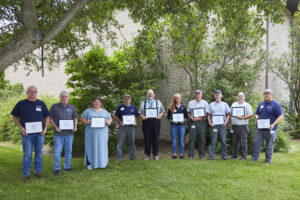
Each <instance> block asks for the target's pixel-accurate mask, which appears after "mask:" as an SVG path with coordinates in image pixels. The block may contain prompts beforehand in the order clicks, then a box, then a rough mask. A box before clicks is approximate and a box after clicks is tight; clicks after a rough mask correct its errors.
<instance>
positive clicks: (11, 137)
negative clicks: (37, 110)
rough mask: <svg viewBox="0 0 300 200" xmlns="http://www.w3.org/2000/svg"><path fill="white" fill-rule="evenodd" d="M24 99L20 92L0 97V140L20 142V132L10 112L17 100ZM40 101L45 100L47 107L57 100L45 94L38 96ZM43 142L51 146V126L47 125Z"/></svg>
mask: <svg viewBox="0 0 300 200" xmlns="http://www.w3.org/2000/svg"><path fill="white" fill-rule="evenodd" d="M23 99H26V96H25V95H24V94H22V93H18V94H14V95H11V96H10V97H9V98H1V99H0V110H1V113H0V141H12V142H14V143H21V132H20V129H19V127H17V126H16V125H15V123H14V122H13V120H12V115H11V114H10V113H11V111H12V110H13V108H14V107H15V105H16V104H17V103H18V101H20V100H23ZM39 99H41V100H42V101H44V102H45V104H46V105H47V107H48V109H50V107H51V105H52V104H53V103H56V102H58V100H57V99H55V98H54V97H53V96H49V95H45V96H40V98H39ZM44 143H45V144H49V145H50V146H53V128H52V126H51V125H49V128H48V130H47V134H46V135H45V142H44Z"/></svg>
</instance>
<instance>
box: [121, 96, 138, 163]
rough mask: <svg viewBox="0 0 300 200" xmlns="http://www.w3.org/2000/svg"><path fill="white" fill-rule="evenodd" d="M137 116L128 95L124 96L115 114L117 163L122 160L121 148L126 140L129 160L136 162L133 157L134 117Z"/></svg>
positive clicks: (136, 111)
mask: <svg viewBox="0 0 300 200" xmlns="http://www.w3.org/2000/svg"><path fill="white" fill-rule="evenodd" d="M137 116H139V114H138V110H137V108H136V107H135V106H134V105H132V104H131V97H130V95H129V94H126V95H125V96H124V103H123V104H120V105H119V106H118V107H117V109H116V113H115V120H116V121H117V122H118V123H119V129H118V140H117V162H120V161H121V160H122V148H123V143H124V141H125V139H126V138H127V140H128V144H129V146H130V147H129V148H130V160H136V157H135V150H136V148H135V126H136V117H137Z"/></svg>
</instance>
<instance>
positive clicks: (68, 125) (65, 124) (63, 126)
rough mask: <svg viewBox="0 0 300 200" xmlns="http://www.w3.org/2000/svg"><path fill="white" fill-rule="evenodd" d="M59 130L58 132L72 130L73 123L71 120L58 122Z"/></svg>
mask: <svg viewBox="0 0 300 200" xmlns="http://www.w3.org/2000/svg"><path fill="white" fill-rule="evenodd" d="M59 129H60V130H73V129H74V121H73V120H59Z"/></svg>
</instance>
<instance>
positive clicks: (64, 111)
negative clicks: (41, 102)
mask: <svg viewBox="0 0 300 200" xmlns="http://www.w3.org/2000/svg"><path fill="white" fill-rule="evenodd" d="M50 117H51V118H52V120H53V122H54V123H55V125H56V126H59V120H72V119H74V118H77V117H78V115H77V112H76V110H75V107H74V106H73V105H71V104H67V106H66V107H63V106H62V105H61V103H56V104H53V105H52V106H51V109H50ZM71 134H74V133H73V132H72V130H62V132H61V133H58V132H56V131H55V129H54V130H53V135H55V136H59V135H63V136H65V135H71Z"/></svg>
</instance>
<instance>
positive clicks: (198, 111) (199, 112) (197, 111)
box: [192, 108, 205, 118]
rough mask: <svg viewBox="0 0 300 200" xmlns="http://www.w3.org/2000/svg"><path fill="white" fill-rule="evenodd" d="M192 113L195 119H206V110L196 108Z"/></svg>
mask: <svg viewBox="0 0 300 200" xmlns="http://www.w3.org/2000/svg"><path fill="white" fill-rule="evenodd" d="M192 111H193V117H194V118H199V117H205V108H195V109H193V110H192Z"/></svg>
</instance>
